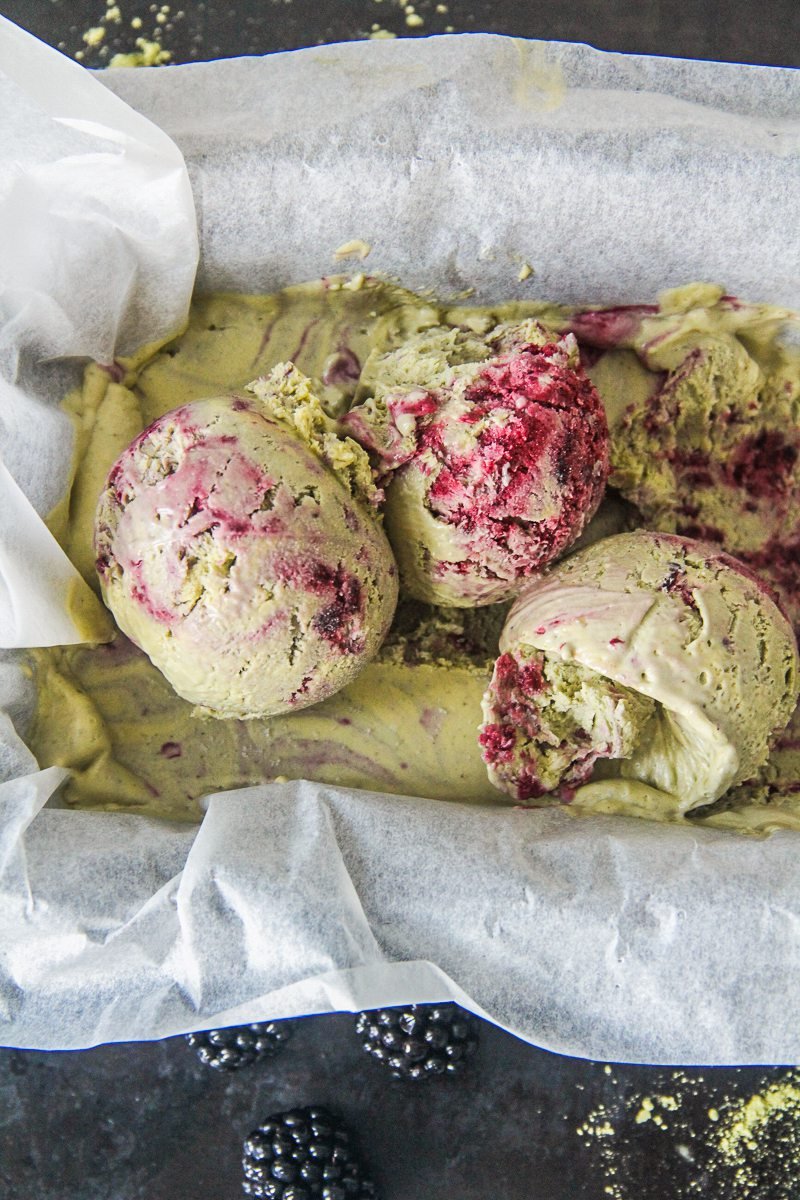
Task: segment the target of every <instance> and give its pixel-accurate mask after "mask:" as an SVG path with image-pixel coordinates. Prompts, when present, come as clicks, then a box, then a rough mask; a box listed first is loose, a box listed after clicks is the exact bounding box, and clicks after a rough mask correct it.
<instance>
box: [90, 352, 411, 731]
mask: <svg viewBox="0 0 800 1200" xmlns="http://www.w3.org/2000/svg"><path fill="white" fill-rule="evenodd" d="M327 425H328V418H327V417H326V416H325V414H324V413H323V412H322V410H321V408H320V407H319V404H318V402H317V401H316V400H315V398H314V396H313V394H312V393H311V392H310V390H309V387H308V381H307V380H306V379H305V377H304V376H303V375H301V374H300V372H298V371H297V370H296V369H295V368H294V367H292V366H290V365H279V366H277V367H276V368H275V369H274V370H273V372H272V373H271V374H270V375H269V376H268V377H267V378H265V379H261V380H259V381H257V382H256V384H254V385H253V388H252V390H251V391H250V392H243V393H234V394H229V395H225V396H218V397H212V398H209V399H204V400H196V401H193V402H192V403H190V404H185V405H183V406H181V407H180V408H177V409H174V410H173V411H171V412H168V413H167V414H166V415H165V416H163V417H160V418H158V419H157V420H156V421H155V422H153V423H152V424H151V425H149V426H148V428H147V429H145V430H144V432H143V433H141V434H140V435H139V436H138V437H137V438H135V439H134V441H133V442H132V443H131V445H130V446H129V447H128V448H127V449H126V450H125V451H124V452H123V453H122V455H120V457H119V458H118V459H117V461H116V463H115V464H114V466H113V467H112V469H111V471H110V473H109V476H108V479H107V483H106V487H105V489H104V491H103V493H102V495H101V498H100V503H99V506H98V510H97V516H96V522H95V551H96V556H97V570H98V574H99V577H100V584H101V588H102V592H103V596H104V599H105V600H106V603H107V604H108V606H109V608H110V609H111V611H112V612H113V614H114V617H115V619H116V621H117V624H118V625H119V627H120V628H121V629H122V630H123V631H124V632H125V633H126V634H127V635H128V636H129V637H130V638H131V639H132V640H133V641H134V642H135V643H136V645H138V646H140V647H141V648H142V649H143V650H145V652H146V653H147V654H148V655H149V657H150V658H151V660H152V661H153V663H154V664H155V665H156V666H157V667H158V668H159V670H160V671H162V672H163V674H164V675H165V676H166V678H167V679H168V680H169V681H170V683H171V684H172V686H173V687H174V689H175V691H176V692H177V693H178V695H180V696H182V697H183V698H184V699H186V700H189V701H191V702H192V703H194V704H196V705H198V706H199V707H200V708H201V709H203V710H204V711H206V712H208V713H210V714H212V715H214V716H218V717H242V718H249V717H263V716H269V715H273V714H275V713H280V712H285V711H290V710H292V709H294V708H303V707H305V706H306V705H309V704H315V703H317V702H318V701H320V700H323V699H324V698H325V697H326V696H329V695H331V694H332V693H333V692H335V691H337V690H338V689H339V688H341V687H343V686H344V685H345V684H347V683H349V682H351V681H352V680H353V679H354V678H355V676H356V675H357V674H358V672H359V671H360V670H361V669H362V667H363V666H364V664H365V663H366V662H368V661H369V659H370V658H372V657H373V656H374V655H375V653H376V651H377V650H378V648H379V646H380V644H381V642H382V640H383V638H384V636H385V635H386V632H387V630H388V628H389V625H390V624H391V619H392V615H393V613H394V609H395V604H396V601H397V569H396V566H395V562H394V559H393V556H392V553H391V550H390V548H389V545H388V542H387V541H386V537H385V535H384V533H383V531H382V530H381V528H380V526H379V524H378V520H377V517H376V516H375V515H374V512H372V511H370V509H369V499H370V492H371V490H372V480H371V475H370V471H369V466H368V464H367V463H366V459H365V456H364V454H363V451H361V450H360V449H359V448H358V447H357V446H356V445H355V444H354V443H352V442H350V443H349V444H348V443H347V442H343V441H342V440H341V439H339V438H338V437H336V435H335V434H333V433H332V432H331V431H330V430H329V429H328V428H327Z"/></svg>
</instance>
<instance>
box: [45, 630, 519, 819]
mask: <svg viewBox="0 0 800 1200" xmlns="http://www.w3.org/2000/svg"><path fill="white" fill-rule="evenodd" d="M476 613H480V615H481V617H485V620H484V621H482V622H481V623H480V625H479V626H477V627H476V622H475V621H474V620H472V618H473V617H474V616H475V615H476ZM503 615H504V611H503V612H497V613H496V612H495V611H494V610H493V609H491V608H485V609H480V610H472V611H471V610H469V609H459V610H450V611H445V610H441V609H440V610H430V611H422V612H420V613H418V614H417V613H415V612H414V611H409V610H408V606H401V610H400V611H399V613H398V617H397V619H396V621H395V624H394V627H393V629H392V631H391V633H390V635H389V637H388V639H387V640H386V641H385V642H384V644H383V646H382V647H381V649H380V650H379V651H378V654H377V655H376V657H375V658H374V659H373V660H372V661H371V662H369V663H367V665H366V666H365V667H364V669H363V671H361V672H360V673H359V675H358V676H357V677H356V678H355V679H354V680H353V681H352V683H349V684H347V685H346V686H345V687H343V688H342V689H341V691H338V692H336V693H335V694H334V695H332V696H329V697H328V698H327V700H323V701H321V702H320V703H319V704H314V705H312V706H310V707H308V708H304V709H301V710H292V711H291V712H287V713H283V714H281V715H279V716H275V717H267V718H264V719H263V720H249V721H238V720H225V721H219V720H214V719H211V718H203V717H202V716H198V715H197V710H196V709H193V708H192V705H191V704H189V703H188V702H187V701H185V700H182V699H181V698H180V697H179V696H177V695H176V693H175V691H174V689H173V688H172V687H171V686H170V684H169V683H168V682H167V680H166V679H165V678H164V676H163V675H162V674H161V672H160V671H158V670H156V668H155V667H154V666H153V664H152V663H151V662H150V660H149V659H148V657H147V655H145V654H144V653H142V651H141V650H138V649H137V648H136V647H135V646H134V645H132V643H131V642H130V641H128V639H127V638H125V637H124V636H123V635H122V634H117V636H116V638H115V639H114V641H113V642H110V643H109V644H107V645H103V646H94V647H90V646H64V647H59V648H57V649H46V650H38V651H36V652H35V660H34V672H35V681H36V690H37V693H38V705H37V710H36V717H35V721H34V724H33V727H32V729H31V731H30V735H29V736H30V745H31V748H32V749H33V751H34V753H35V755H36V757H37V759H38V761H39V762H40V763H42V764H47V765H51V766H63V767H68V768H69V770H70V779H69V781H68V782H67V784H66V785H65V788H64V792H63V798H64V802H65V803H66V804H67V805H69V806H70V807H76V808H101V809H108V808H111V809H123V810H128V811H133V812H142V813H150V814H156V815H158V816H160V817H166V818H169V819H174V820H184V821H185V820H189V821H198V820H199V819H200V817H201V816H202V809H201V807H200V801H201V799H202V797H203V796H206V795H208V794H209V792H213V791H227V790H229V789H232V788H239V787H247V786H249V785H252V784H259V783H270V782H271V781H272V780H274V779H276V778H285V779H312V780H316V781H318V782H320V783H330V784H335V785H337V786H339V787H354V788H371V789H374V790H375V791H380V792H390V793H398V794H405V795H418V796H427V797H429V798H431V799H434V800H458V801H472V802H482V803H489V804H491V803H500V804H502V803H504V802H508V798H507V797H505V796H504V795H503V793H502V792H499V791H497V789H496V788H495V787H493V786H492V784H491V783H490V782H489V779H488V777H487V774H486V768H485V767H484V765H483V761H482V759H481V754H480V747H479V746H478V740H477V724H478V721H479V720H480V705H481V696H482V695H483V692H484V691H485V689H486V686H487V684H488V682H489V679H490V677H491V672H492V660H493V659H494V657H495V656H496V654H497V637H498V635H499V631H500V628H501V626H502V618H503Z"/></svg>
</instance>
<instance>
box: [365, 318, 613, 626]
mask: <svg viewBox="0 0 800 1200" xmlns="http://www.w3.org/2000/svg"><path fill="white" fill-rule="evenodd" d="M356 398H357V401H359V402H358V403H357V404H356V405H355V406H354V407H353V408H351V410H350V411H349V412H348V413H347V414H346V416H345V417H344V418H343V420H342V424H343V426H344V428H345V429H346V430H347V432H348V433H350V434H352V436H353V437H355V438H356V439H357V440H358V441H359V442H361V444H362V445H364V446H365V447H367V449H369V450H370V452H371V453H372V455H373V459H374V461H375V462H376V463H377V465H378V471H379V474H380V475H381V478H382V482H384V484H385V490H386V504H385V515H386V531H387V534H388V536H389V540H390V542H391V544H392V547H393V549H394V552H395V555H396V557H397V560H398V565H399V567H400V575H401V581H402V584H403V586H404V588H405V590H406V591H407V592H408V593H410V594H411V595H412V596H415V597H416V598H418V599H420V600H426V601H428V602H430V603H436V604H446V605H447V604H449V605H457V606H458V605H463V606H472V605H482V604H492V603H497V602H500V601H503V600H506V599H509V598H510V597H511V596H513V595H514V594H515V593H516V592H517V591H518V590H519V587H520V586H521V584H522V583H523V582H524V581H525V580H526V579H528V578H530V577H531V576H534V575H536V574H537V573H538V572H539V571H541V569H542V568H543V567H544V566H545V565H546V564H547V563H549V562H551V561H552V560H553V559H555V558H557V557H558V556H559V555H560V554H562V553H563V552H564V551H565V550H566V549H567V547H568V546H569V545H570V544H571V543H572V542H573V541H574V540H575V539H576V538H577V537H578V536H579V535H580V533H581V532H582V530H583V528H584V526H585V524H586V523H587V521H588V520H589V518H590V517H591V516H592V514H593V513H594V512H595V510H596V508H597V506H598V505H599V503H600V500H601V498H602V495H603V490H604V487H605V482H606V475H607V471H608V429H607V424H606V417H605V413H604V410H603V405H602V403H601V401H600V398H599V396H598V394H597V392H596V391H595V388H594V387H593V386H592V384H591V382H590V381H589V379H588V378H587V376H586V375H585V373H584V372H583V370H582V368H581V365H580V361H579V356H578V346H577V343H576V341H575V338H574V337H573V336H572V335H570V334H567V335H565V336H559V335H557V334H554V333H553V332H552V331H547V330H546V329H545V328H544V326H542V325H541V324H539V323H538V322H536V321H533V320H528V321H525V322H522V323H521V324H516V325H500V326H498V327H496V328H495V329H494V330H492V331H490V332H489V333H488V334H487V335H485V336H479V335H478V334H475V333H473V332H471V331H470V330H469V329H466V328H459V327H451V328H445V327H442V326H437V327H434V328H431V329H427V330H423V331H422V332H420V333H418V334H416V335H415V336H413V337H411V338H409V339H408V340H407V341H406V342H405V344H403V345H402V346H400V347H398V348H396V349H392V350H389V351H387V352H383V353H381V352H376V353H375V354H373V355H372V356H371V357H370V358H369V359H368V360H367V362H366V364H365V366H364V371H363V373H362V377H361V382H360V385H359V390H358V393H357V397H356Z"/></svg>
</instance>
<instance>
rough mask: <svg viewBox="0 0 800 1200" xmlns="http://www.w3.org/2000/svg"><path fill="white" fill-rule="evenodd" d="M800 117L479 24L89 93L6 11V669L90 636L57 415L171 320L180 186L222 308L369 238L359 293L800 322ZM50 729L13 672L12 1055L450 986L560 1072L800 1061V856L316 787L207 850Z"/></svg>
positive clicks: (725, 80)
mask: <svg viewBox="0 0 800 1200" xmlns="http://www.w3.org/2000/svg"><path fill="white" fill-rule="evenodd" d="M104 85H105V86H104ZM114 93H116V95H115V94H114ZM119 98H121V99H122V100H123V101H126V102H127V104H125V103H121V102H120V99H119ZM128 105H130V106H131V107H128ZM799 105H800V76H798V75H797V73H796V72H792V71H784V70H776V69H771V68H757V67H735V66H725V65H713V64H702V63H683V62H673V61H669V60H657V59H637V58H628V57H624V56H617V55H607V54H601V53H598V52H596V51H593V50H590V49H588V48H586V47H581V46H568V45H558V44H556V45H545V44H541V43H524V42H518V41H514V40H511V39H506V38H498V37H490V36H483V35H474V36H456V37H449V38H436V39H431V40H421V39H417V40H413V41H393V42H372V43H355V44H351V45H344V46H325V47H322V48H320V49H311V50H304V51H299V52H295V53H291V54H279V55H274V56H271V57H269V58H265V59H243V60H237V61H231V62H221V63H213V64H199V65H194V66H187V67H176V68H169V69H160V70H157V71H156V70H151V71H137V72H117V73H114V72H107V73H105V74H103V75H101V76H98V77H96V78H92V77H91V76H89V75H88V74H86V73H85V72H83V71H82V70H81V69H80V68H78V67H76V66H75V65H74V64H71V63H69V62H67V61H66V60H64V59H62V58H60V57H59V56H58V55H56V54H55V53H54V52H53V51H50V50H48V49H46V48H45V47H43V46H41V45H39V44H38V43H36V42H35V41H34V40H33V39H31V38H28V37H27V36H26V35H23V34H21V33H20V32H19V31H18V30H16V29H14V27H12V26H9V25H8V24H7V23H4V22H2V21H0V110H1V111H2V112H3V121H2V122H0V316H2V321H0V375H2V382H0V389H1V391H0V453H1V454H2V459H3V462H4V464H5V467H4V468H3V469H2V470H0V632H1V633H2V641H3V643H4V644H5V645H6V646H10V647H20V646H25V645H31V644H37V643H38V644H40V643H43V642H66V641H71V640H76V639H77V637H78V636H79V635H78V633H77V631H76V630H75V629H74V628H73V627H72V625H71V623H70V621H69V619H68V617H67V616H66V612H65V607H64V596H65V593H66V590H67V588H68V587H69V586H75V579H76V578H77V577H75V576H74V572H72V568H71V567H70V565H69V563H68V562H67V561H66V560H65V559H64V556H63V555H62V554H61V552H60V551H59V550H58V548H57V547H56V545H55V543H54V542H53V541H52V539H51V538H50V535H49V534H48V533H47V531H46V529H45V527H44V525H43V524H42V522H41V520H40V515H41V514H44V513H46V512H47V510H48V508H49V507H50V506H51V505H52V504H53V503H54V502H55V501H56V500H57V499H58V498H59V496H60V494H61V492H62V491H63V487H64V480H65V478H66V468H67V463H68V461H69V451H70V436H69V427H68V425H67V422H66V420H65V418H64V417H63V416H62V414H61V413H60V412H59V411H58V409H57V405H58V402H59V400H60V398H61V396H62V394H63V391H64V388H65V387H66V386H67V384H68V382H69V380H70V378H71V377H73V376H74V374H75V372H76V371H77V370H78V364H77V363H76V362H75V361H74V359H75V358H76V356H77V357H80V356H86V355H89V356H92V357H94V358H96V359H98V360H100V361H101V362H105V361H110V360H111V359H112V358H113V356H114V353H115V352H124V351H130V350H132V349H133V348H134V347H135V346H137V345H138V344H139V343H142V342H145V341H148V340H152V339H153V338H156V337H159V336H164V335H166V334H167V333H169V332H170V331H171V330H173V329H175V328H176V327H177V326H178V325H179V324H180V321H181V320H182V317H183V315H184V313H185V311H186V306H187V303H188V300H189V295H190V292H191V288H192V284H193V278H194V272H195V267H196V264H197V257H196V255H197V250H196V242H195V216H194V212H193V208H192V196H191V192H190V189H189V186H188V181H189V180H190V181H191V185H192V187H191V190H192V191H193V193H194V204H195V205H196V209H197V229H198V230H199V235H200V265H199V276H198V280H199V285H200V286H201V287H202V288H204V289H210V288H229V289H238V290H248V291H256V290H272V289H275V288H277V287H279V286H281V285H284V284H287V283H290V282H295V281H299V280H303V279H307V278H313V277H317V276H319V275H322V274H325V273H328V272H329V271H330V270H332V269H334V263H333V259H332V253H333V251H334V250H335V249H336V248H337V247H339V246H341V245H342V243H345V242H347V241H349V240H352V239H361V240H363V241H364V242H366V243H368V244H369V245H370V246H371V247H372V251H371V254H370V257H369V259H368V261H367V266H368V267H369V269H370V270H371V271H377V272H381V273H385V274H388V275H390V276H391V277H394V278H397V279H398V280H400V281H402V282H403V283H404V284H405V285H406V286H409V287H412V288H426V287H427V288H431V289H433V290H435V291H436V292H437V293H439V294H440V295H441V294H447V293H453V292H456V291H459V290H460V289H463V288H466V287H472V288H474V289H475V292H476V295H477V298H478V299H479V300H498V299H501V298H502V299H509V298H512V297H515V296H525V297H534V296H545V297H549V298H552V299H558V300H563V301H581V300H582V301H587V302H588V301H593V302H617V301H622V302H624V301H634V300H646V299H651V298H652V297H653V296H654V294H655V293H656V292H657V291H658V290H660V289H662V288H664V287H668V286H671V285H675V284H679V283H684V282H688V281H690V280H692V279H696V278H705V279H710V280H719V281H721V282H724V283H725V285H726V287H727V288H728V289H729V290H730V291H731V292H735V293H739V294H741V295H744V296H745V297H747V298H748V299H750V300H760V301H770V302H774V303H779V304H786V305H790V306H794V307H800V263H799V262H798V257H797V251H796V233H797V226H798V199H797V197H798V195H799V194H800V125H799V123H798V118H797V113H798V111H799ZM134 110H137V111H134ZM140 114H142V115H140ZM143 117H144V118H149V120H145V119H143ZM150 122H153V123H152V124H151V123H150ZM170 139H172V140H170ZM181 155H183V159H185V164H186V168H188V176H187V174H186V170H185V168H184V165H183V159H182V158H181ZM523 261H525V262H528V263H530V264H531V266H532V267H533V268H534V274H533V275H532V276H531V277H530V278H528V279H527V280H526V281H524V282H518V280H517V275H518V272H519V267H520V264H521V263H522V262H523ZM357 266H360V264H354V269H355V268H356V267H357ZM64 356H67V358H68V359H70V360H73V361H71V362H67V364H66V365H65V364H64V361H63V359H64ZM37 514H39V515H37ZM30 703H31V698H30V695H29V690H28V688H27V687H26V685H25V683H24V680H23V677H22V675H21V673H20V671H19V669H18V666H17V658H16V655H15V652H14V651H10V652H8V653H7V654H6V657H5V658H4V659H3V660H2V662H0V705H2V706H3V712H2V713H0V770H1V771H2V778H3V779H5V782H3V783H2V784H0V1040H1V1041H2V1042H4V1043H5V1044H8V1045H19V1046H37V1047H62V1048H68V1047H81V1046H88V1045H91V1044H93V1043H96V1042H98V1041H108V1040H127V1039H133V1038H157V1037H161V1036H165V1035H168V1034H173V1033H177V1032H180V1031H185V1030H189V1029H192V1028H199V1027H204V1026H208V1025H209V1023H214V1024H219V1023H223V1022H239V1021H245V1020H253V1019H261V1018H265V1017H268V1016H272V1017H283V1016H290V1015H293V1014H300V1013H310V1012H321V1011H329V1010H332V1009H347V1008H353V1009H358V1008H362V1007H369V1006H375V1005H378V1004H390V1003H400V1002H403V1001H407V1000H411V999H416V1000H441V999H445V998H447V997H453V998H455V999H458V1000H460V1001H461V1002H462V1003H465V1004H467V1005H468V1006H469V1007H472V1008H473V1009H475V1010H476V1011H478V1012H482V1013H483V1014H484V1015H488V1016H489V1017H491V1018H492V1019H493V1020H495V1021H496V1022H498V1023H499V1024H501V1025H504V1026H505V1027H507V1028H509V1029H512V1030H514V1031H515V1032H517V1033H519V1034H520V1035H521V1036H523V1037H524V1038H527V1039H529V1040H530V1041H532V1042H535V1043H537V1044H538V1045H541V1046H545V1047H549V1048H551V1049H554V1050H559V1051H564V1052H567V1053H570V1054H578V1055H587V1056H591V1057H600V1058H610V1059H617V1060H638V1061H650V1062H658V1063H685V1062H693V1063H700V1062H703V1063H722V1062H726V1063H764V1062H776V1063H777V1062H795V1061H797V1060H798V1058H800V1025H798V1022H797V1020H796V1009H797V1001H798V998H799V997H800V893H799V890H798V883H797V878H798V876H797V869H796V858H797V856H798V853H800V836H798V835H797V834H794V833H791V832H782V833H778V834H775V835H774V836H772V837H770V838H768V839H765V840H755V839H747V838H743V837H738V836H736V835H733V834H730V833H727V832H723V831H713V830H705V829H697V830H694V829H684V828H678V827H659V826H656V825H652V824H648V823H646V822H640V821H636V820H625V819H622V818H606V817H593V818H589V817H586V818H581V819H576V818H573V817H571V816H570V815H569V814H568V813H565V812H563V811H559V810H550V811H524V810H514V809H504V810H499V811H498V810H497V809H494V808H493V809H491V810H489V809H481V808H480V807H475V806H471V805H470V806H467V805H464V806H462V805H457V804H446V803H436V802H433V801H426V800H424V799H415V798H397V797H386V796H375V795H371V794H367V793H360V792H347V791H344V790H341V789H335V788H330V787H325V786H319V785H313V784H309V783H292V784H282V785H272V786H271V787H261V788H248V789H244V790H242V791H239V792H233V793H228V794H224V795H217V796H214V797H212V798H211V800H210V803H209V807H208V812H207V815H206V817H205V820H204V822H203V824H202V826H201V828H200V830H199V832H197V831H195V830H194V829H190V828H182V827H177V826H171V825H167V824H163V823H159V822H157V821H153V820H148V819H146V818H143V817H140V816H135V815H127V814H118V813H81V812H72V811H68V810H66V809H63V808H59V807H58V801H57V787H58V784H59V782H60V780H61V778H62V777H63V772H61V771H59V770H58V769H52V768H51V769H49V770H46V771H43V772H38V771H37V769H36V764H35V762H34V761H33V759H32V756H31V755H30V753H29V752H28V751H27V749H26V748H25V746H24V743H23V741H22V740H21V738H20V736H19V733H18V731H20V730H22V728H23V727H24V722H25V716H26V712H27V711H28V709H29V707H30Z"/></svg>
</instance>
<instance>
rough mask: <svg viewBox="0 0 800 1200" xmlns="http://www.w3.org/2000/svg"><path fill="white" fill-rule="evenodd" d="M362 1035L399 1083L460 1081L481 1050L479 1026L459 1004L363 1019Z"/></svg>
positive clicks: (377, 1012) (385, 1011) (387, 1011)
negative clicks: (457, 1077)
mask: <svg viewBox="0 0 800 1200" xmlns="http://www.w3.org/2000/svg"><path fill="white" fill-rule="evenodd" d="M356 1033H358V1034H359V1035H360V1036H361V1039H362V1042H361V1044H362V1045H363V1047H364V1049H365V1050H366V1051H367V1053H368V1054H371V1055H372V1057H373V1058H376V1059H377V1060H378V1062H381V1063H383V1064H384V1065H385V1066H386V1067H388V1068H389V1070H390V1071H391V1073H392V1076H393V1078H394V1079H428V1078H429V1077H430V1076H433V1075H455V1074H457V1073H458V1072H459V1071H460V1070H462V1068H463V1067H464V1066H465V1065H466V1063H467V1061H468V1060H469V1059H470V1058H471V1057H472V1055H473V1054H474V1053H475V1051H476V1049H477V1046H478V1026H477V1022H476V1021H475V1018H474V1017H473V1016H472V1014H471V1013H468V1012H466V1011H465V1010H464V1009H463V1008H460V1007H459V1005H458V1004H409V1005H406V1007H405V1008H378V1009H374V1010H373V1011H371V1012H362V1013H359V1014H358V1016H357V1017H356Z"/></svg>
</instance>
